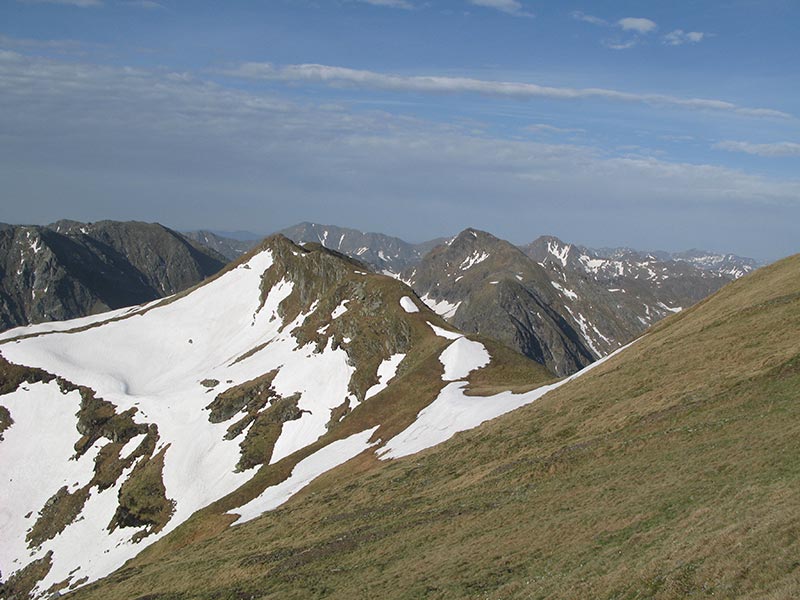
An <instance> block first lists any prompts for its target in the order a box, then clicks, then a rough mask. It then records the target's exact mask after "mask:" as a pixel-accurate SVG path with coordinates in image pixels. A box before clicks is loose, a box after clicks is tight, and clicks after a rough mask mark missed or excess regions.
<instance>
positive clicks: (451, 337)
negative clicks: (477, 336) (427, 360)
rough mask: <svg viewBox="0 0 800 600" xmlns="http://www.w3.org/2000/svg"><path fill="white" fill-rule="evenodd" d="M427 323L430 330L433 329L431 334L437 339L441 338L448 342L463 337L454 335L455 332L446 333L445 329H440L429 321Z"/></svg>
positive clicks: (459, 334) (457, 334)
mask: <svg viewBox="0 0 800 600" xmlns="http://www.w3.org/2000/svg"><path fill="white" fill-rule="evenodd" d="M427 323H428V325H430V326H431V329H433V333H435V334H436V335H438V336H439V337H443V338H445V339H448V340H457V339H458V338H460V337H464V336H463V334H461V333H456V332H455V331H448V330H447V329H442V328H441V327H437V326H436V325H434V324H433V323H431V322H430V321H428V322H427Z"/></svg>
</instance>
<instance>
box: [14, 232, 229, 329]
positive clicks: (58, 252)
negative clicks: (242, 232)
mask: <svg viewBox="0 0 800 600" xmlns="http://www.w3.org/2000/svg"><path fill="white" fill-rule="evenodd" d="M224 264H225V260H224V258H223V257H221V256H219V255H218V254H216V253H213V252H211V251H209V250H207V249H204V248H203V247H201V246H199V245H196V244H194V243H192V242H190V241H188V240H186V239H185V238H183V237H182V236H181V235H179V234H177V233H176V232H174V231H171V230H169V229H167V228H166V227H163V226H161V225H158V224H150V223H137V222H127V223H120V222H114V221H101V222H97V223H91V224H86V223H77V222H73V221H59V222H58V223H54V224H53V225H50V226H48V227H35V226H10V227H7V228H4V229H2V230H0V330H3V329H7V328H9V327H14V326H18V325H26V324H28V323H39V322H43V321H55V320H62V319H69V318H74V317H80V316H84V315H89V314H94V313H98V312H102V311H104V310H109V309H116V308H120V307H123V306H131V305H134V304H140V303H142V302H148V301H151V300H154V299H156V298H162V297H164V296H168V295H170V294H174V293H176V292H178V291H181V290H184V289H186V288H188V287H190V286H192V285H195V284H196V283H198V282H200V281H202V280H203V279H204V278H205V277H208V276H209V275H211V274H213V273H216V272H217V271H219V270H220V269H221V268H222V267H223V265H224Z"/></svg>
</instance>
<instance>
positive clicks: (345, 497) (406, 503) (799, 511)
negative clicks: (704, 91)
mask: <svg viewBox="0 0 800 600" xmlns="http://www.w3.org/2000/svg"><path fill="white" fill-rule="evenodd" d="M798 274H800V256H794V257H792V258H790V259H786V260H784V261H781V262H779V263H777V264H775V265H772V266H770V267H766V268H763V269H760V270H758V271H756V272H755V273H753V274H751V275H749V276H747V277H743V278H741V279H739V280H738V281H736V282H734V283H732V284H731V285H729V286H727V287H725V288H724V289H723V290H722V291H720V292H719V293H717V294H716V295H714V296H713V297H711V298H709V299H708V300H706V301H703V302H701V303H700V304H699V305H697V306H695V307H693V308H691V309H688V310H686V311H684V312H682V313H680V314H677V315H674V316H671V317H669V318H667V319H665V320H664V321H663V322H662V323H660V324H659V325H657V326H656V327H654V328H653V329H652V330H651V332H650V333H648V334H647V335H646V336H645V337H644V338H642V339H641V340H639V341H638V342H636V343H635V344H634V345H633V346H631V347H630V348H627V349H625V350H623V351H622V352H621V353H620V354H618V355H616V356H614V357H612V358H611V359H609V360H607V361H606V362H605V363H603V364H602V365H600V366H598V367H597V368H595V369H593V370H592V371H590V372H589V373H588V374H586V375H584V376H582V377H581V378H579V379H577V380H575V381H572V382H570V383H568V384H565V385H563V386H562V387H560V388H559V389H558V390H557V391H555V392H553V393H550V394H547V395H546V396H544V397H543V398H541V399H540V400H539V401H537V402H536V403H534V404H532V405H530V406H527V407H525V408H522V409H520V410H518V411H515V412H514V413H512V414H509V415H507V416H505V417H501V418H499V419H496V420H494V421H492V422H490V423H486V424H484V425H483V426H481V427H480V428H478V429H476V430H474V431H472V432H469V433H465V434H461V435H459V436H457V437H455V438H454V439H453V440H451V441H450V442H448V443H446V444H444V445H442V446H439V447H437V448H434V449H432V450H429V451H427V452H425V453H422V454H418V455H415V456H413V457H410V458H408V459H401V460H395V461H389V462H388V463H385V462H384V463H380V464H378V465H377V467H375V461H374V460H373V459H370V458H369V456H368V455H364V456H363V457H362V458H361V459H360V460H358V461H353V462H351V463H348V464H347V465H344V466H343V467H341V468H339V469H337V470H336V471H335V472H331V473H329V474H328V475H326V476H323V477H321V478H320V479H318V480H317V481H315V482H314V483H313V484H312V485H311V486H309V487H308V488H307V490H306V491H305V492H304V493H303V494H300V495H298V496H296V497H295V498H293V499H292V500H291V501H290V502H289V503H287V504H286V505H285V506H283V507H282V508H280V509H278V510H274V511H272V512H269V513H267V514H265V515H263V516H262V517H260V518H259V519H256V520H254V521H252V522H249V523H245V524H244V525H241V526H237V527H234V528H232V529H229V530H226V531H224V532H222V533H221V534H220V535H218V536H217V537H215V538H214V539H213V540H209V541H207V542H198V543H195V544H190V545H187V546H185V547H184V548H182V549H181V550H178V551H175V552H173V553H171V554H167V553H166V552H160V553H157V552H154V553H153V554H152V555H149V556H148V555H143V556H141V557H139V558H138V559H137V560H136V561H133V562H132V563H129V564H128V565H127V567H126V568H124V569H122V570H120V571H118V572H117V573H115V574H114V575H113V576H111V577H109V578H108V579H106V580H104V581H102V582H99V583H98V584H96V585H94V586H90V587H88V588H86V589H85V590H82V592H81V593H79V594H77V595H76V596H75V597H76V598H79V599H90V598H91V599H94V598H98V599H100V598H102V599H103V600H109V599H111V600H113V599H116V598H137V597H143V596H145V595H148V597H156V598H189V597H191V598H197V599H211V598H228V597H230V598H247V597H256V598H265V599H266V598H281V599H293V598H309V597H323V596H324V597H327V598H366V597H382V598H419V597H430V598H463V597H481V598H490V599H500V598H657V599H659V600H669V599H673V598H674V599H679V598H692V597H698V598H699V597H722V598H745V597H746V598H757V599H765V600H766V599H770V598H794V597H797V596H798V595H799V594H800V571H798V563H797V556H798V555H799V554H800V508H798V504H797V490H798V489H800V451H799V450H798V444H797V439H798V436H799V435H800V403H798V402H797V398H798V395H800V346H798V342H797V340H798V339H800V278H799V277H798ZM153 548H154V550H155V549H156V547H153Z"/></svg>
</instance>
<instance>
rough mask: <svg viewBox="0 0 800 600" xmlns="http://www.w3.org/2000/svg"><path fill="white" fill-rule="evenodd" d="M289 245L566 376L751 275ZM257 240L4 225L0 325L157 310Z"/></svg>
mask: <svg viewBox="0 0 800 600" xmlns="http://www.w3.org/2000/svg"><path fill="white" fill-rule="evenodd" d="M283 234H284V235H286V236H287V237H289V238H290V239H293V240H295V241H296V242H298V243H319V244H321V245H322V246H325V247H329V248H331V249H332V250H335V251H336V252H340V253H342V254H344V255H348V256H350V257H351V258H353V259H356V260H358V261H360V262H361V263H363V264H364V265H365V266H364V269H368V270H371V271H374V272H378V273H383V274H387V275H390V276H392V277H396V278H401V279H402V280H403V281H404V282H406V283H408V284H409V285H411V286H412V288H413V289H414V291H415V292H416V293H417V295H418V296H419V297H421V298H422V300H423V301H424V302H426V303H427V304H428V305H429V306H430V307H431V308H433V310H434V311H436V312H437V313H438V314H440V315H441V316H443V317H444V318H445V319H447V320H448V321H449V322H451V323H452V324H454V325H455V326H456V327H458V328H460V329H462V330H464V331H467V332H471V333H480V334H483V335H485V336H488V337H491V338H493V339H495V340H498V341H500V342H501V343H503V344H505V345H506V346H508V347H510V348H512V349H514V350H517V351H518V352H521V353H522V354H524V355H526V356H528V357H529V358H532V359H534V360H536V361H537V362H540V363H541V364H544V365H545V366H547V368H548V369H550V370H551V372H553V373H554V374H556V375H559V376H561V375H568V374H571V373H574V372H576V371H577V370H579V369H580V368H582V367H584V366H586V365H588V364H589V363H591V362H592V361H594V360H596V359H597V358H600V357H602V356H605V355H606V354H608V353H609V352H611V351H613V350H614V349H616V348H618V347H620V346H621V345H623V344H625V343H627V342H628V341H630V340H631V339H633V338H634V337H636V336H637V335H639V334H640V333H641V332H642V331H644V330H645V329H646V328H647V327H648V326H649V325H651V324H652V323H654V322H656V321H657V320H659V319H661V318H663V317H664V316H666V315H668V314H671V313H672V312H675V311H678V310H680V309H682V308H684V307H686V306H690V305H692V304H694V303H695V302H697V301H699V300H700V299H702V298H704V297H706V296H707V295H708V294H710V293H712V292H713V291H715V290H717V289H719V288H720V287H721V286H723V285H724V284H725V283H727V282H728V281H730V280H731V279H733V278H734V277H735V276H737V275H740V274H742V273H745V272H749V271H750V270H752V269H753V268H754V267H755V264H754V262H753V261H751V260H749V259H741V258H739V257H735V256H732V255H711V254H707V253H701V252H697V251H692V252H688V253H684V254H683V255H681V256H680V257H675V256H672V255H667V254H666V253H641V252H636V251H633V250H630V249H605V250H592V249H589V248H585V247H582V246H577V245H573V244H566V243H564V242H562V241H561V240H559V239H557V238H554V237H547V236H545V237H540V238H538V239H537V240H535V241H534V242H532V243H531V244H529V245H527V246H523V247H516V246H514V245H512V244H510V243H508V242H506V241H504V240H500V239H498V238H496V237H494V236H492V235H491V234H488V233H486V232H481V231H479V230H475V229H468V230H466V231H465V232H462V233H461V234H459V235H457V236H456V237H454V238H452V239H450V240H444V239H440V240H432V241H430V242H426V243H423V244H409V243H407V242H405V241H403V240H401V239H399V238H393V237H390V236H386V235H382V234H377V233H366V234H365V233H361V232H359V231H356V230H354V229H345V228H340V227H333V226H324V225H317V224H311V223H302V224H300V225H297V226H295V227H293V228H290V229H288V230H284V232H283ZM239 237H246V236H239ZM256 243H257V242H255V241H253V240H247V239H235V238H228V237H224V236H220V235H218V234H215V233H212V232H210V231H195V232H186V233H184V234H179V233H177V232H174V231H172V230H169V229H167V228H165V227H163V226H161V225H158V224H145V223H136V222H129V223H120V222H111V221H103V222H99V223H91V224H89V223H77V222H71V221H60V222H58V223H55V224H53V225H50V226H47V227H22V226H6V227H4V228H3V229H2V231H0V246H2V249H3V250H5V252H4V254H3V255H2V256H3V261H4V265H3V271H2V273H3V275H2V277H0V302H1V303H2V304H0V309H2V310H0V324H2V326H3V328H4V329H7V328H10V327H13V326H19V325H26V324H28V323H37V322H45V321H49V320H60V319H67V318H75V317H80V316H86V315H91V314H95V313H98V312H102V311H104V310H108V309H118V308H123V307H127V306H133V305H137V304H141V303H145V302H149V301H153V300H155V299H158V298H162V297H165V296H168V295H171V294H174V293H176V292H180V291H183V290H185V289H187V288H188V287H191V286H193V285H196V284H198V283H199V282H200V281H201V280H203V279H204V278H205V277H208V276H210V275H212V274H213V273H216V272H217V271H219V270H220V269H221V268H222V267H223V265H224V264H225V263H226V262H227V261H229V260H235V259H236V258H237V257H240V256H241V255H242V254H243V253H245V252H247V251H248V250H249V249H250V248H252V247H253V245H254V244H256Z"/></svg>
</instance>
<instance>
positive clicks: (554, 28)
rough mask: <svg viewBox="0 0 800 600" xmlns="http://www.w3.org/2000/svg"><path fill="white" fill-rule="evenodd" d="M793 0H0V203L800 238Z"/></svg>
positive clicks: (230, 221)
mask: <svg viewBox="0 0 800 600" xmlns="http://www.w3.org/2000/svg"><path fill="white" fill-rule="evenodd" d="M798 24H800V2H797V1H796V0H704V1H703V2H697V1H686V0H674V1H670V2H663V0H658V1H656V0H630V1H625V0H620V1H614V2H611V1H602V0H593V1H591V2H590V1H589V0H582V1H580V0H576V1H574V2H573V1H571V0H561V1H558V2H554V1H544V0H441V1H439V0H229V1H228V2H224V3H220V2H209V1H206V0H191V1H189V0H0V190H2V196H0V197H2V202H0V221H3V222H8V223H26V224H45V223H50V222H53V221H56V220H58V219H62V218H70V219H75V220H80V221H97V220H101V219H120V220H129V219H135V220H143V221H149V222H152V221H158V222H161V223H164V224H165V225H168V226H170V227H173V228H176V229H179V230H192V229H213V230H218V231H219V230H222V231H234V230H248V231H253V232H256V233H264V234H266V233H270V232H273V231H276V230H278V229H281V228H284V227H287V226H290V225H293V224H295V223H297V222H300V221H312V222H318V223H325V224H336V225H340V226H348V227H353V228H356V229H360V230H363V231H378V232H382V233H387V234H390V235H396V236H399V237H401V238H403V239H406V240H408V241H411V242H419V241H423V240H426V239H431V238H435V237H440V236H448V235H453V234H455V233H457V232H458V231H460V230H462V229H464V228H466V227H470V226H472V227H476V228H479V229H483V230H486V231H490V232H492V233H493V234H495V235H497V236H499V237H502V238H505V239H508V240H510V241H512V242H514V243H526V242H529V241H531V240H533V239H534V238H536V237H538V236H539V235H543V234H550V235H556V236H559V237H560V238H562V239H564V240H565V241H568V242H575V243H580V244H584V245H588V246H630V247H633V248H638V249H642V250H655V249H663V250H671V251H676V250H684V249H688V248H693V247H694V248H703V249H708V250H712V251H717V252H733V253H737V254H740V255H744V256H750V257H753V258H756V259H758V260H761V261H771V260H775V259H777V258H780V257H782V256H786V255H788V254H792V253H796V252H799V251H800V169H798V167H800V69H798V67H797V57H798V56H800V36H798V35H797V25H798Z"/></svg>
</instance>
